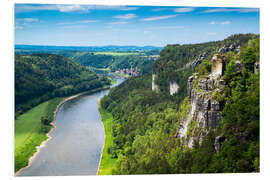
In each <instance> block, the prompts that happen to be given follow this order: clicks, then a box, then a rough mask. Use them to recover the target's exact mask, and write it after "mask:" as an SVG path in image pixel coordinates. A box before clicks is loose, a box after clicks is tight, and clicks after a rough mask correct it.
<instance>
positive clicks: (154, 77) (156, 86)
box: [152, 73, 159, 92]
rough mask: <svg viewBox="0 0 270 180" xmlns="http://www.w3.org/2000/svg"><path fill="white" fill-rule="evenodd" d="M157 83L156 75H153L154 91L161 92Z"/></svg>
mask: <svg viewBox="0 0 270 180" xmlns="http://www.w3.org/2000/svg"><path fill="white" fill-rule="evenodd" d="M155 81H156V74H154V73H153V74H152V91H156V92H159V88H158V85H157V84H156V83H155Z"/></svg>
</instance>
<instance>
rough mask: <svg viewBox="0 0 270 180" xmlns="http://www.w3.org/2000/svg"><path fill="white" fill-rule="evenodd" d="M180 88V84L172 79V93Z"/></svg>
mask: <svg viewBox="0 0 270 180" xmlns="http://www.w3.org/2000/svg"><path fill="white" fill-rule="evenodd" d="M178 89H179V85H178V84H177V83H176V82H175V81H170V95H173V94H175V93H176V92H177V91H178Z"/></svg>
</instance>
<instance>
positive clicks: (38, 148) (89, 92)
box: [15, 87, 109, 176]
mask: <svg viewBox="0 0 270 180" xmlns="http://www.w3.org/2000/svg"><path fill="white" fill-rule="evenodd" d="M106 89H109V87H104V88H98V89H95V90H92V91H87V92H82V93H79V94H75V95H73V96H70V97H68V98H65V99H64V100H63V101H61V102H60V103H59V104H58V105H57V107H56V109H55V111H54V119H53V121H52V122H51V123H50V124H51V125H52V128H51V129H50V131H49V132H48V133H47V134H46V136H47V137H48V138H47V139H46V140H45V141H43V142H42V143H41V144H40V145H39V146H37V147H36V150H37V151H36V152H35V153H34V154H33V156H31V157H30V158H29V162H28V165H27V166H25V167H23V168H21V169H20V170H18V171H17V172H16V173H15V176H18V175H19V173H20V172H21V171H23V170H24V169H26V168H28V167H30V166H31V164H32V162H33V160H34V159H35V157H36V156H37V155H38V153H39V151H40V149H41V148H43V147H45V146H46V143H47V142H48V141H49V140H50V139H51V138H52V137H51V136H50V134H51V132H52V131H53V130H54V129H55V128H56V125H55V121H56V114H57V111H58V110H59V108H60V107H61V106H62V105H63V104H64V103H66V102H67V101H70V100H72V99H74V98H77V97H79V96H82V95H86V94H93V93H96V92H98V91H102V90H106ZM102 125H103V123H102ZM103 128H104V125H103ZM102 149H103V148H102Z"/></svg>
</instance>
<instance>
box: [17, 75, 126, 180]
mask: <svg viewBox="0 0 270 180" xmlns="http://www.w3.org/2000/svg"><path fill="white" fill-rule="evenodd" d="M123 81H124V80H123V79H117V84H116V85H118V84H120V83H122V82H123ZM108 93H109V90H104V91H100V92H97V93H94V94H91V95H83V96H80V97H77V98H74V99H72V100H70V101H67V102H65V103H64V104H63V105H62V106H61V107H60V108H59V110H58V112H57V114H56V121H55V125H56V128H55V129H54V130H53V131H52V132H51V133H50V136H51V137H52V138H51V139H50V140H49V141H48V142H47V143H46V146H44V147H42V148H41V149H40V151H39V153H38V154H37V156H36V157H35V158H34V159H33V161H32V163H31V165H30V166H29V167H27V168H25V169H23V170H22V171H21V172H20V173H19V174H18V176H66V175H96V174H97V171H98V166H99V161H100V156H101V152H102V148H103V144H104V137H105V132H104V128H103V125H102V122H101V118H100V115H99V112H98V99H100V98H102V97H103V96H104V95H106V94H108Z"/></svg>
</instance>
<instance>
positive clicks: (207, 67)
mask: <svg viewBox="0 0 270 180" xmlns="http://www.w3.org/2000/svg"><path fill="white" fill-rule="evenodd" d="M231 44H235V45H236V46H239V45H240V46H241V50H237V49H233V48H232V49H231V50H230V51H224V52H221V51H222V47H228V46H231ZM223 49H225V48H223ZM219 51H220V52H219ZM203 53H206V54H207V55H205V58H204V59H203V60H202V62H201V63H200V64H197V65H196V66H194V65H192V64H193V62H196V61H195V60H196V59H197V58H199V57H200V55H201V54H203ZM214 53H222V58H223V60H224V63H226V68H225V70H224V73H223V74H222V77H219V79H217V80H218V81H220V80H221V79H222V80H224V84H225V86H222V87H221V86H220V87H216V86H215V85H214V86H213V87H212V88H213V89H214V90H213V91H205V92H202V90H201V89H200V87H201V85H198V84H199V82H200V80H202V79H204V78H206V77H208V75H210V74H211V67H212V66H213V64H212V57H213V54H214ZM259 60H260V50H259V36H258V35H252V34H247V35H234V36H231V37H229V38H227V39H225V40H224V41H218V42H210V43H204V44H195V45H182V46H180V45H169V46H167V47H165V48H164V49H163V50H162V52H161V54H160V58H159V59H158V60H157V61H156V62H155V64H154V66H153V73H155V74H156V75H157V80H156V82H157V85H158V87H159V89H160V90H159V91H152V89H151V76H150V75H147V76H140V77H133V78H130V79H128V80H127V81H125V82H124V83H123V84H121V85H120V86H118V87H116V88H114V89H112V90H111V92H110V93H109V94H108V95H107V96H105V97H104V98H103V99H102V100H101V105H102V107H103V108H104V109H106V110H107V111H108V112H110V113H111V114H112V115H113V117H114V123H113V136H114V137H113V140H114V144H113V145H112V146H111V147H109V148H108V149H107V152H108V153H109V154H110V155H111V157H112V158H115V159H117V160H116V164H115V167H114V170H113V173H114V174H153V173H155V174H168V173H214V172H217V173H221V172H259V164H260V163H259V160H260V158H259V117H260V116H259V112H260V103H259V97H260V96H259V89H260V83H259V77H260V72H259V70H258V68H257V69H256V68H255V67H256V64H257V63H259ZM239 67H240V68H239ZM212 69H213V68H212ZM212 71H213V70H212ZM195 72H196V74H194V73H195ZM192 74H193V75H194V77H196V78H195V80H194V84H193V89H194V91H198V92H197V93H201V95H202V96H209V98H211V99H214V100H215V101H217V102H219V103H220V105H221V107H220V108H221V111H222V120H221V122H220V123H219V124H217V127H216V128H211V127H210V128H201V129H200V125H199V124H198V122H196V120H194V119H191V121H190V123H189V124H188V127H187V132H186V134H185V136H186V137H187V138H188V137H192V136H193V137H195V136H198V137H200V138H198V140H194V142H193V144H192V146H187V145H186V139H185V138H180V137H179V135H178V132H179V128H180V125H181V124H182V122H183V121H184V120H185V119H186V118H187V117H188V115H189V114H190V113H191V106H193V105H192V104H191V99H190V97H187V84H188V78H189V77H190V76H191V75H192ZM195 75H196V76H195ZM171 80H175V81H176V82H177V83H178V84H179V86H180V87H179V89H178V91H177V93H176V94H174V95H169V83H170V81H171ZM203 93H204V94H203ZM202 111H203V110H202ZM198 129H200V131H197V130H198ZM198 132H202V133H201V134H198ZM196 133H197V134H196ZM217 139H218V140H220V139H222V140H220V141H218V142H216V140H217ZM217 144H218V146H217ZM217 147H218V148H217Z"/></svg>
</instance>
